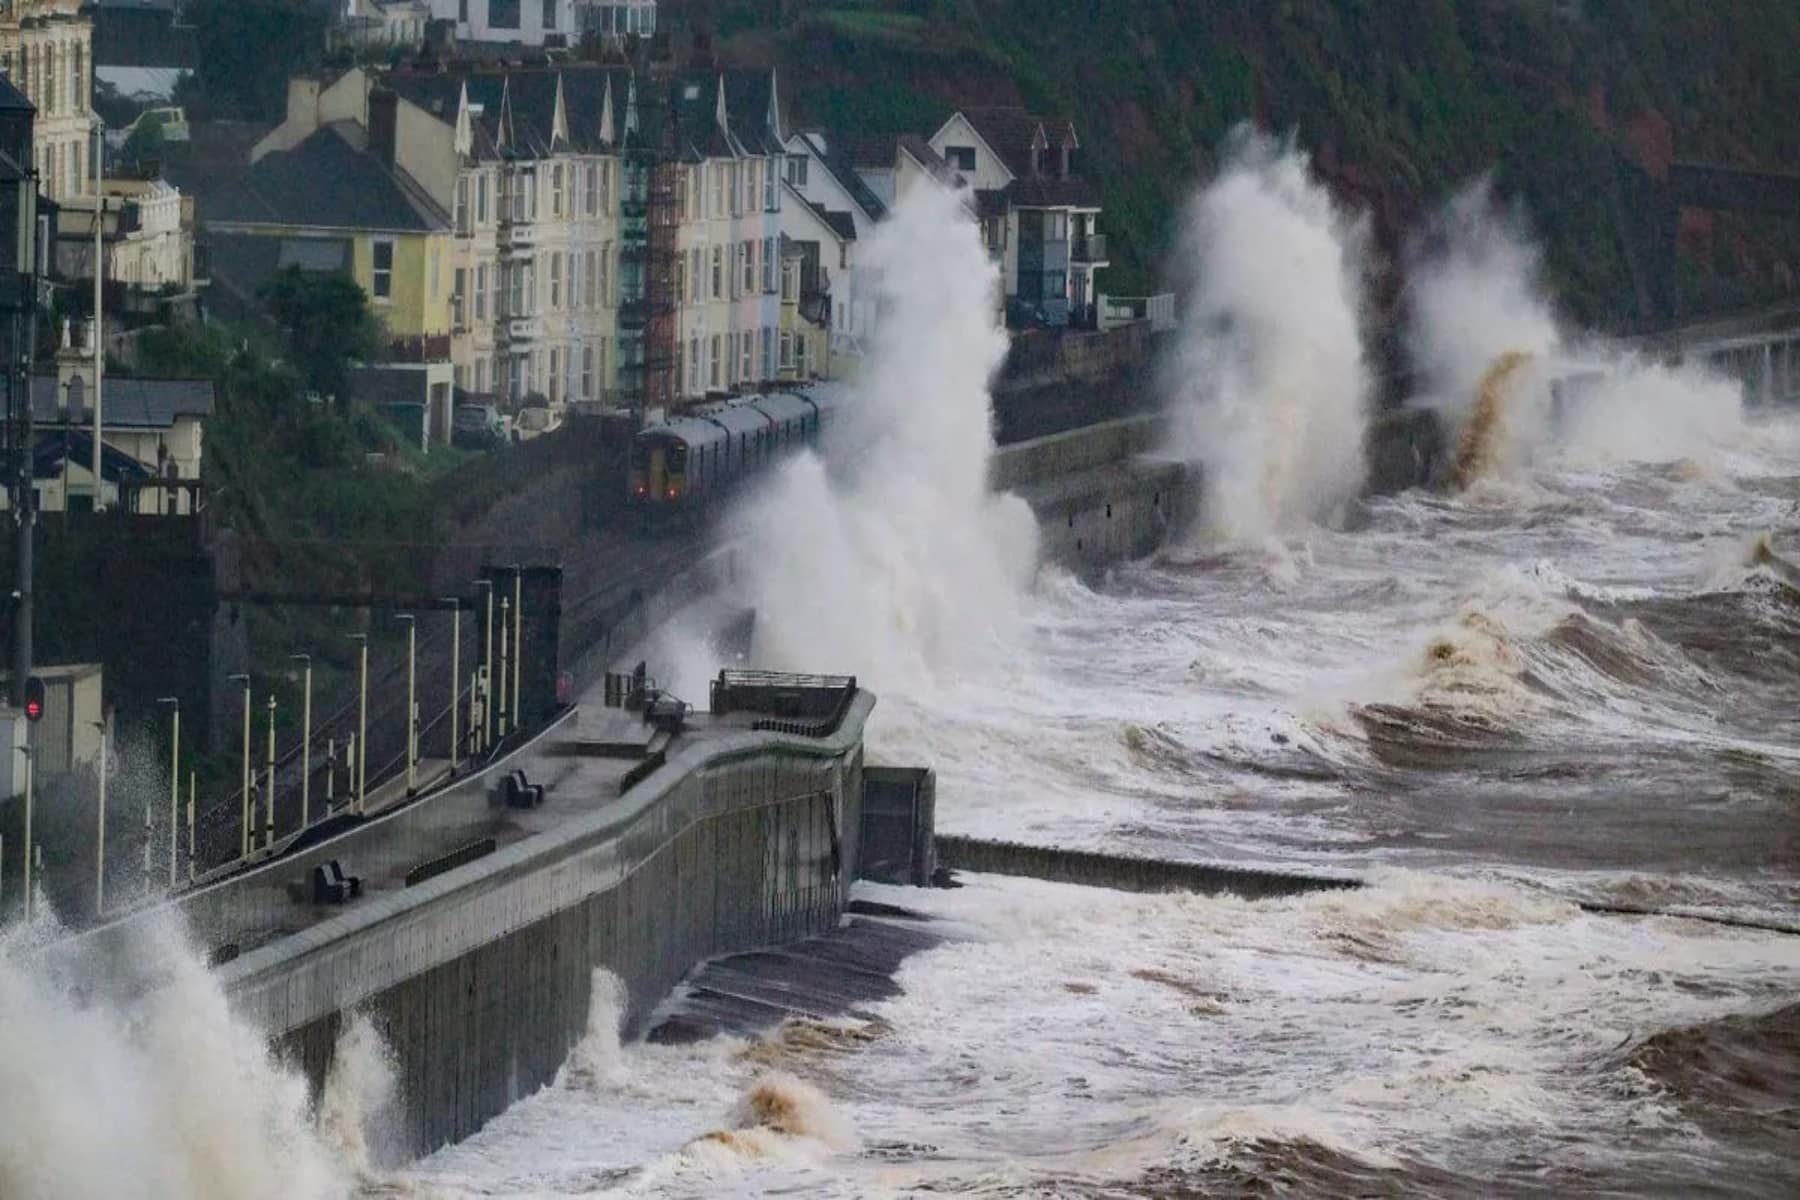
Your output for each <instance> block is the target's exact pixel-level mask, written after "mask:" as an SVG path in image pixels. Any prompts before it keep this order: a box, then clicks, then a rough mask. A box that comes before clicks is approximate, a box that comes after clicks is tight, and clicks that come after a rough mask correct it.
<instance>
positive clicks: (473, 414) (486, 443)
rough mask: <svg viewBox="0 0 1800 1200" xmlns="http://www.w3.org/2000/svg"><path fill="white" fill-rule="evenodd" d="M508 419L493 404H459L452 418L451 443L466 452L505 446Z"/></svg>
mask: <svg viewBox="0 0 1800 1200" xmlns="http://www.w3.org/2000/svg"><path fill="white" fill-rule="evenodd" d="M506 432H507V431H506V419H505V418H504V417H502V416H501V415H500V410H499V409H497V408H495V407H494V406H493V405H491V404H459V405H457V406H456V412H455V413H454V414H453V415H452V416H451V418H450V443H451V444H452V445H454V446H461V447H462V448H463V449H465V450H492V449H493V448H494V447H496V446H504V445H505V444H506V441H507V437H506Z"/></svg>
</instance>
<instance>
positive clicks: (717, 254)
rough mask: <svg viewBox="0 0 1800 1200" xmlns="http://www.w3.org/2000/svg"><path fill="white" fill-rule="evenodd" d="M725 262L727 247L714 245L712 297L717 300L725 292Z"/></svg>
mask: <svg viewBox="0 0 1800 1200" xmlns="http://www.w3.org/2000/svg"><path fill="white" fill-rule="evenodd" d="M724 262H725V248H724V247H723V246H714V247H713V248H712V299H714V300H717V299H718V298H719V297H720V296H722V295H724V293H725V280H724V278H723V276H722V274H721V272H722V271H723V269H724Z"/></svg>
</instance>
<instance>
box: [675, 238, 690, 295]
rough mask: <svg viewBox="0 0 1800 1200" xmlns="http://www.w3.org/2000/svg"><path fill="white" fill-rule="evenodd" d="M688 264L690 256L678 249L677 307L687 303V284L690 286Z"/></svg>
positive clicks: (676, 256)
mask: <svg viewBox="0 0 1800 1200" xmlns="http://www.w3.org/2000/svg"><path fill="white" fill-rule="evenodd" d="M687 264H688V256H687V255H685V254H683V253H681V252H680V251H676V253H675V304H676V306H677V307H680V306H682V305H684V304H686V303H687V286H688V269H687Z"/></svg>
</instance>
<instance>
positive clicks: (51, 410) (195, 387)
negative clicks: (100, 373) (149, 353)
mask: <svg viewBox="0 0 1800 1200" xmlns="http://www.w3.org/2000/svg"><path fill="white" fill-rule="evenodd" d="M56 389H57V380H56V376H54V375H33V376H32V377H31V415H32V419H33V420H34V421H36V422H37V423H38V424H39V425H55V424H58V423H60V418H59V417H58V416H57V395H56ZM101 402H102V406H103V411H102V412H101V414H100V415H101V420H102V421H104V422H105V426H106V428H108V429H168V428H171V427H172V426H173V425H174V424H175V421H176V418H178V417H209V416H211V415H212V410H213V385H212V380H210V379H130V378H126V377H125V376H119V375H115V376H111V377H109V378H108V379H107V380H106V382H105V385H104V387H103V390H102V393H101ZM89 403H92V397H91V396H90V398H89ZM88 411H89V412H90V413H92V411H93V410H92V409H89V410H88ZM92 421H93V418H92V416H89V417H88V423H89V424H90V425H91V423H92Z"/></svg>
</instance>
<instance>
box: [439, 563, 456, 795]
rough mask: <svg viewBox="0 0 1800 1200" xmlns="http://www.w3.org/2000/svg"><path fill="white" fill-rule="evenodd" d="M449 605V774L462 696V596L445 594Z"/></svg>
mask: <svg viewBox="0 0 1800 1200" xmlns="http://www.w3.org/2000/svg"><path fill="white" fill-rule="evenodd" d="M439 603H442V604H448V605H449V606H450V774H451V775H452V776H455V774H456V762H457V758H456V752H457V749H458V747H457V744H456V705H457V701H458V700H459V699H461V697H462V598H461V597H460V596H445V597H443V598H442V599H441V600H440V601H439Z"/></svg>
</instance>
